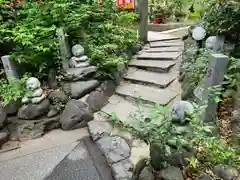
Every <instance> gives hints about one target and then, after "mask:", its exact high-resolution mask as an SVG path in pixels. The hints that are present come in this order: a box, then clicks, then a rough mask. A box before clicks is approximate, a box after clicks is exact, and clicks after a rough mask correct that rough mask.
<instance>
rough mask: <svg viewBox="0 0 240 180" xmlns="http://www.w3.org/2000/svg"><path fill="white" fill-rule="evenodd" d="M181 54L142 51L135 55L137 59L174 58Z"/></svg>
mask: <svg viewBox="0 0 240 180" xmlns="http://www.w3.org/2000/svg"><path fill="white" fill-rule="evenodd" d="M180 55H181V52H157V53H147V52H142V53H140V54H139V55H138V56H137V59H142V60H174V59H177V58H178V57H179V56H180Z"/></svg>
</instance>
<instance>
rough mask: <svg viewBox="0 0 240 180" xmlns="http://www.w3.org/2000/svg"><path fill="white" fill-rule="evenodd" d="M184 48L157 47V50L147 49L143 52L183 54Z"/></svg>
mask: <svg viewBox="0 0 240 180" xmlns="http://www.w3.org/2000/svg"><path fill="white" fill-rule="evenodd" d="M182 51H183V47H182V46H171V47H157V48H150V47H149V48H145V49H144V50H143V52H148V53H153V52H182Z"/></svg>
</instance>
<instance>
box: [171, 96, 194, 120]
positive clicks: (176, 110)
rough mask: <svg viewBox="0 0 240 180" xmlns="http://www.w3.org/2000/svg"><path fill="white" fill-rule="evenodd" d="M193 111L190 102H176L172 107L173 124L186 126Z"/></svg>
mask: <svg viewBox="0 0 240 180" xmlns="http://www.w3.org/2000/svg"><path fill="white" fill-rule="evenodd" d="M193 110H194V107H193V105H192V104H191V103H190V102H188V101H176V102H174V104H173V107H172V122H176V123H180V124H184V123H185V122H186V121H187V118H188V117H189V114H191V113H192V112H193Z"/></svg>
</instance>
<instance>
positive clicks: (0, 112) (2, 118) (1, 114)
mask: <svg viewBox="0 0 240 180" xmlns="http://www.w3.org/2000/svg"><path fill="white" fill-rule="evenodd" d="M6 121H7V114H6V112H5V111H4V108H3V107H2V106H0V128H2V127H3V126H4V125H5V123H6Z"/></svg>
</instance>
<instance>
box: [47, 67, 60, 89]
mask: <svg viewBox="0 0 240 180" xmlns="http://www.w3.org/2000/svg"><path fill="white" fill-rule="evenodd" d="M48 86H49V87H50V88H51V89H57V87H58V81H57V72H56V70H55V69H50V70H49V72H48Z"/></svg>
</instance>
